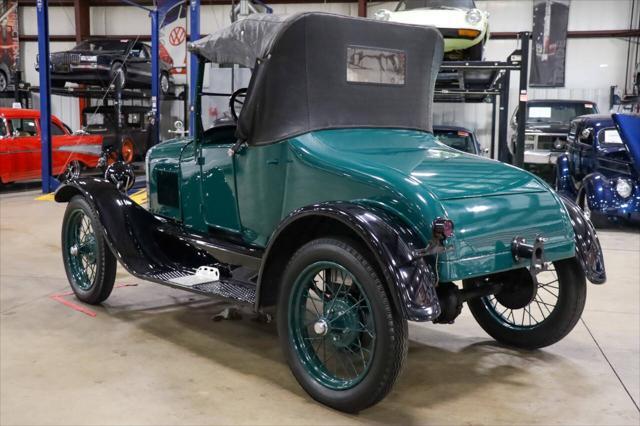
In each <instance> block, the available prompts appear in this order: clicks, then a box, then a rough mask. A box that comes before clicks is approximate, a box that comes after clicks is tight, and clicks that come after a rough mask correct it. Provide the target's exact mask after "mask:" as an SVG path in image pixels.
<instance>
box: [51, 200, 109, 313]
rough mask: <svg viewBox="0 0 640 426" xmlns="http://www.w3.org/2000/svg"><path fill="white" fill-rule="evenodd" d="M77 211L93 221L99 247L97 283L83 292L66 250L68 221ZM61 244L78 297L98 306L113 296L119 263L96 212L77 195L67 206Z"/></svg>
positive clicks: (67, 268)
mask: <svg viewBox="0 0 640 426" xmlns="http://www.w3.org/2000/svg"><path fill="white" fill-rule="evenodd" d="M77 209H81V210H82V211H83V212H84V213H85V215H87V216H88V217H89V218H90V220H91V226H92V227H93V231H94V234H95V238H96V245H97V255H96V265H97V266H96V276H95V282H94V284H93V286H92V287H91V288H90V289H88V290H86V291H85V290H83V289H81V288H80V287H78V285H77V284H76V281H75V279H74V277H73V275H72V273H71V271H70V270H69V256H70V254H69V253H67V251H66V250H65V249H64V247H65V241H66V237H67V232H68V226H67V224H68V220H69V216H70V215H71V213H72V212H73V211H75V210H77ZM61 234H62V235H61V238H62V240H61V242H62V248H63V249H62V260H63V263H64V269H65V272H66V273H67V279H68V280H69V284H70V285H71V289H72V290H73V292H74V293H75V295H76V297H77V298H78V299H80V300H81V301H83V302H85V303H89V304H91V305H98V304H100V303H102V302H104V301H105V300H107V298H108V297H109V295H111V291H112V290H113V284H114V283H115V280H116V267H117V262H116V258H115V256H114V255H113V253H112V252H111V249H110V248H109V246H108V245H107V242H106V241H105V238H104V233H103V230H102V224H101V223H100V220H99V219H98V216H97V215H96V213H95V211H94V210H93V208H92V207H91V205H90V204H89V203H88V202H87V200H86V199H85V198H84V197H83V196H81V195H76V196H74V197H73V198H71V201H69V203H68V204H67V209H66V211H65V213H64V218H63V219H62V233H61Z"/></svg>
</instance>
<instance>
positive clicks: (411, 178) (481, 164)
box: [313, 129, 547, 200]
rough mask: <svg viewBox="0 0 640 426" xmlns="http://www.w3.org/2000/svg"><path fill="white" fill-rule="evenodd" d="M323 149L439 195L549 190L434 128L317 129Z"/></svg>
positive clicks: (338, 159)
mask: <svg viewBox="0 0 640 426" xmlns="http://www.w3.org/2000/svg"><path fill="white" fill-rule="evenodd" d="M313 135H314V142H315V143H314V144H313V145H314V147H313V149H314V150H316V151H317V150H319V149H322V150H323V151H325V153H326V154H327V155H330V156H331V157H333V158H335V161H336V162H342V161H348V162H349V163H351V164H348V165H346V166H347V167H352V168H353V167H355V168H357V167H359V166H366V167H367V168H368V169H369V170H372V171H375V173H376V174H379V175H380V176H379V177H381V178H383V177H386V176H389V175H395V176H400V177H401V178H402V179H403V180H404V181H405V182H406V183H408V184H410V185H413V186H418V185H419V186H422V187H423V188H424V190H425V191H427V192H430V193H431V194H433V195H434V196H435V197H437V198H438V199H439V200H452V199H460V198H473V197H482V196H485V195H499V194H503V195H507V194H520V193H532V192H543V191H547V188H546V187H545V186H544V184H542V183H541V182H540V180H539V179H538V178H536V177H535V176H533V175H532V174H530V173H528V172H525V171H524V170H521V169H518V168H516V167H513V166H509V165H507V164H504V163H501V162H498V161H495V160H490V159H487V158H483V157H479V156H477V155H473V154H467V153H464V152H461V151H457V150H454V149H452V148H449V147H447V146H446V145H444V144H441V143H440V142H437V140H436V138H435V137H434V136H433V135H432V134H430V133H424V132H417V131H411V130H387V129H376V130H374V129H365V130H361V131H355V130H330V131H322V132H314V133H313Z"/></svg>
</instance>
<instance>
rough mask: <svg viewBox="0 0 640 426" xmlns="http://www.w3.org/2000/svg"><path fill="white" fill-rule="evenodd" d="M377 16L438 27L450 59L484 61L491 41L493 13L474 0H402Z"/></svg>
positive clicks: (376, 17)
mask: <svg viewBox="0 0 640 426" xmlns="http://www.w3.org/2000/svg"><path fill="white" fill-rule="evenodd" d="M374 19H379V20H382V21H391V22H401V23H404V24H413V25H428V26H432V27H436V28H438V30H439V31H440V33H441V34H442V36H443V37H444V52H445V58H447V59H450V60H471V61H481V60H482V57H483V53H484V45H485V43H486V42H487V40H489V13H488V12H484V11H482V10H479V9H478V8H476V4H475V2H474V0H400V1H399V2H398V4H397V6H396V8H395V10H393V11H390V10H387V9H380V10H378V11H377V12H376V13H375V14H374Z"/></svg>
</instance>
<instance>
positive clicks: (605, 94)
mask: <svg viewBox="0 0 640 426" xmlns="http://www.w3.org/2000/svg"><path fill="white" fill-rule="evenodd" d="M476 3H477V6H478V7H479V8H480V9H483V10H486V11H488V12H490V14H491V18H490V19H491V20H490V22H491V29H492V31H495V32H517V31H525V30H529V31H530V30H531V21H532V10H533V0H476ZM395 4H396V3H395V2H393V3H391V2H379V3H370V4H369V6H368V14H369V16H372V15H373V13H374V12H375V11H376V10H378V9H380V8H388V9H392V8H394V7H395ZM631 4H632V0H572V1H571V8H570V14H569V30H570V31H582V30H624V29H628V27H629V19H630V14H631ZM272 7H273V9H274V11H275V13H295V12H301V11H310V10H313V11H325V12H332V13H340V14H348V15H353V16H355V15H357V4H356V3H313V4H276V5H273V6H272ZM49 17H50V32H51V34H55V35H62V34H64V35H70V34H75V28H74V11H73V8H71V7H52V8H51V9H50V12H49ZM20 18H21V20H20V24H21V25H20V32H21V33H22V34H30V35H33V34H36V33H37V25H36V14H35V8H34V7H21V8H20ZM228 22H229V6H202V11H201V28H202V33H203V34H206V33H209V32H213V31H215V30H217V29H219V28H221V27H223V26H225V25H227V24H228ZM635 22H637V19H636V21H635ZM91 29H92V34H94V35H112V34H141V35H148V34H150V22H149V18H148V16H147V14H146V12H144V11H143V10H140V9H137V8H135V7H130V6H122V7H92V8H91ZM72 45H73V43H51V51H52V52H55V51H58V50H65V49H68V48H70V47H71V46H72ZM516 48H517V42H516V40H489V42H488V43H487V47H486V57H487V58H488V59H494V60H504V59H506V57H507V55H508V54H509V53H511V52H512V51H513V50H514V49H516ZM21 49H22V59H21V62H22V69H23V70H24V71H25V76H26V80H27V81H29V82H31V83H32V84H35V85H37V84H38V75H37V73H36V72H35V69H34V66H33V65H34V63H35V55H36V53H37V44H36V43H33V42H29V43H21ZM626 60H627V43H626V41H625V40H622V39H612V38H606V39H569V40H568V42H567V62H566V79H565V80H566V86H565V88H562V89H531V90H530V98H532V99H535V98H567V97H568V98H574V99H578V98H579V99H589V100H592V101H595V102H597V103H598V104H599V105H600V106H601V109H605V110H606V109H607V108H608V102H609V87H610V86H612V85H617V86H619V87H621V88H622V87H624V84H625V81H624V79H625V66H626ZM517 81H518V75H517V73H514V74H513V76H512V88H511V97H510V105H511V106H510V111H509V112H510V113H511V111H512V110H513V107H514V106H515V105H516V101H517V86H516V85H517ZM70 102H71V101H70V100H69V99H58V97H55V96H54V99H53V106H52V108H53V111H54V113H55V114H56V115H58V116H60V117H61V118H62V119H63V120H65V121H66V122H68V123H70V124H75V123H78V122H79V119H78V112H77V108H73V102H71V103H70ZM180 110H181V108H180V106H179V105H178V106H173V107H172V109H171V112H170V114H169V115H170V116H171V119H172V120H173V119H175V118H177V117H179V116H181V112H180ZM490 112H491V106H490V105H461V104H437V105H436V108H435V112H434V121H435V122H436V123H442V124H451V123H456V124H458V125H462V126H467V127H470V128H474V129H476V130H477V131H478V133H479V136H480V138H481V142H482V143H483V144H488V143H489V140H490V126H491V117H490ZM72 127H74V126H72Z"/></svg>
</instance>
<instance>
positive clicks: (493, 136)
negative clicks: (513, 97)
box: [489, 95, 497, 159]
mask: <svg viewBox="0 0 640 426" xmlns="http://www.w3.org/2000/svg"><path fill="white" fill-rule="evenodd" d="M496 104H497V96H496V95H493V96H491V153H490V154H489V155H490V158H491V159H495V158H496V120H497V117H496V113H497V105H496Z"/></svg>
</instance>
